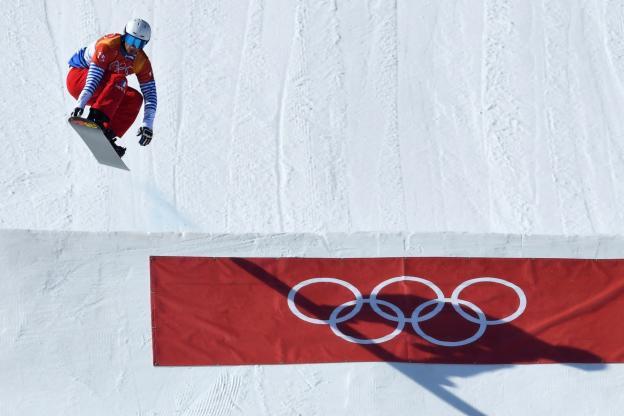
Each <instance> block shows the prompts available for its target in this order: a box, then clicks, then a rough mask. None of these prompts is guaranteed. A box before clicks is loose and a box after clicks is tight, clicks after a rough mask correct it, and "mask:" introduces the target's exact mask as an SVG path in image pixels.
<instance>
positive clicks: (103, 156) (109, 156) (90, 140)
mask: <svg viewBox="0 0 624 416" xmlns="http://www.w3.org/2000/svg"><path fill="white" fill-rule="evenodd" d="M67 121H68V122H69V125H70V126H72V127H73V129H74V130H76V133H78V135H79V136H80V138H81V139H82V141H84V142H85V144H86V145H87V147H88V148H89V150H91V153H93V156H94V157H95V159H96V160H97V161H98V163H100V164H102V165H106V166H111V167H113V168H117V169H123V170H127V171H129V170H130V169H128V167H127V166H126V164H125V163H124V162H123V160H121V158H120V157H119V155H118V154H117V152H115V149H113V145H112V144H111V143H110V142H109V141H108V139H107V138H106V136H104V132H102V129H101V128H100V126H98V125H97V124H96V123H94V122H93V121H91V120H87V119H86V118H82V117H70V118H69V120H67Z"/></svg>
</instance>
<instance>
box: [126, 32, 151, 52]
mask: <svg viewBox="0 0 624 416" xmlns="http://www.w3.org/2000/svg"><path fill="white" fill-rule="evenodd" d="M124 42H126V43H127V44H128V45H130V46H134V47H135V48H138V49H143V47H145V45H147V41H146V40H143V39H139V38H137V37H135V36H132V35H131V34H129V33H126V34H125V35H124Z"/></svg>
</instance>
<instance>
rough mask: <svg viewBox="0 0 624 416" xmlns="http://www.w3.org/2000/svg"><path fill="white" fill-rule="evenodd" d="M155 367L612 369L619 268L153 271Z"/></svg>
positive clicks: (516, 265) (263, 266) (547, 262)
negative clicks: (558, 365) (362, 364)
mask: <svg viewBox="0 0 624 416" xmlns="http://www.w3.org/2000/svg"><path fill="white" fill-rule="evenodd" d="M151 286H152V326H153V349H154V364H155V365H180V366H187V365H226V364H230V365H231V364H280V363H320V362H350V361H399V362H401V361H403V362H428V363H471V364H475V363H482V364H486V363H487V364H497V363H548V362H566V363H598V362H624V322H623V321H624V319H623V311H624V260H568V259H501V258H499V259H494V258H366V259H327V258H325V259H313V258H245V259H243V258H194V257H152V258H151Z"/></svg>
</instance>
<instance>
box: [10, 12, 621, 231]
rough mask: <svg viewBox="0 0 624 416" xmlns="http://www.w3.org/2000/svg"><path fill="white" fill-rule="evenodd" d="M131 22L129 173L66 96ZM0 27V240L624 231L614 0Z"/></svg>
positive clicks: (36, 17) (21, 19) (43, 15)
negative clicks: (42, 232)
mask: <svg viewBox="0 0 624 416" xmlns="http://www.w3.org/2000/svg"><path fill="white" fill-rule="evenodd" d="M133 16H141V17H143V18H145V19H146V20H148V21H149V22H150V23H151V24H152V26H153V36H152V41H151V42H150V43H149V45H148V46H147V48H146V51H147V53H148V55H149V56H150V58H151V59H152V62H153V65H154V73H155V76H156V81H157V86H158V97H159V105H158V112H157V116H156V122H155V128H154V134H155V136H154V140H153V142H152V144H151V145H149V146H148V147H146V148H142V147H141V146H139V145H138V143H137V138H136V137H135V136H134V131H135V130H136V128H137V127H138V126H139V123H140V117H139V120H138V121H137V123H136V125H135V127H134V128H133V129H132V130H131V131H129V132H128V133H127V134H126V136H125V137H124V138H123V139H122V143H123V144H125V145H127V147H128V153H127V156H126V158H125V159H126V161H127V163H128V165H129V166H130V168H131V169H132V172H131V173H130V174H128V173H126V172H119V171H115V170H111V169H108V168H106V167H102V166H99V165H97V164H96V163H94V160H93V157H92V156H91V154H90V153H89V152H88V150H87V149H86V147H85V145H84V144H83V143H82V142H81V141H80V140H79V139H78V138H77V137H76V135H75V133H74V132H73V131H72V130H71V129H70V127H69V126H68V125H67V123H65V120H64V119H65V118H66V116H67V115H68V113H69V112H70V111H71V110H72V109H73V107H74V100H73V99H72V98H71V97H70V96H69V94H68V93H67V92H66V90H65V87H64V85H65V76H66V74H67V70H68V66H67V60H68V59H69V58H70V56H71V55H72V54H73V52H74V51H75V50H77V49H78V48H80V47H82V46H84V45H86V44H87V43H89V42H91V41H93V40H95V39H97V38H98V37H99V36H101V35H102V34H104V33H110V32H119V31H121V30H122V29H123V26H124V24H125V22H126V21H127V20H128V19H129V18H130V17H133ZM0 26H1V27H2V28H4V36H2V37H1V38H0V48H2V50H3V51H4V54H5V57H7V59H5V66H4V76H3V77H2V79H0V89H1V91H3V92H4V99H3V100H2V102H0V112H1V113H2V118H1V119H0V132H2V133H1V134H2V135H3V136H4V137H5V145H4V147H3V151H2V152H0V166H1V167H0V169H2V175H1V176H0V191H1V192H2V194H3V195H5V203H4V204H2V206H0V226H2V227H4V228H36V229H64V230H88V231H124V230H126V231H195V232H210V233H213V232H218V233H246V232H314V233H325V232H337V231H340V232H354V231H356V232H357V231H363V230H366V231H368V230H373V231H410V232H439V231H450V232H456V231H467V232H476V233H484V232H501V233H521V234H556V235H579V234H582V235H591V234H596V233H602V234H604V233H607V234H614V233H615V234H621V233H623V232H624V196H623V194H622V192H621V189H622V187H621V183H622V180H623V179H624V163H622V162H623V161H624V117H622V116H621V112H622V109H623V108H624V3H623V2H621V1H619V0H541V1H538V0H534V1H512V0H483V1H463V2H462V1H451V0H441V1H425V0H377V1H372V0H371V1H365V0H357V1H356V0H351V1H348V0H331V1H330V0H300V1H295V0H290V1H287V0H279V1H268V0H264V1H262V0H236V1H216V0H213V1H177V2H164V1H143V0H134V1H131V2H125V1H116V2H114V4H113V5H112V6H111V3H110V2H95V1H78V0H76V1H71V0H62V1H41V2H20V1H5V2H2V3H1V4H0ZM132 80H133V83H132V85H134V86H136V85H137V84H136V81H134V80H135V78H134V77H132Z"/></svg>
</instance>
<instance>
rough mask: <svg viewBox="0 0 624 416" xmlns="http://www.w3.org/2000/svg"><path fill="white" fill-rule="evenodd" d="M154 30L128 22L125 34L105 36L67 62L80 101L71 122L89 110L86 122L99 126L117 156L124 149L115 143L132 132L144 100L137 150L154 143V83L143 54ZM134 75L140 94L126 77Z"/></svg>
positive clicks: (69, 78) (142, 23)
mask: <svg viewBox="0 0 624 416" xmlns="http://www.w3.org/2000/svg"><path fill="white" fill-rule="evenodd" d="M150 36H151V29H150V26H149V24H148V23H147V22H146V21H145V20H142V19H132V20H130V21H129V22H128V23H127V24H126V26H125V29H124V33H123V34H119V33H113V34H109V35H106V36H104V37H102V38H100V39H98V40H97V41H95V42H93V43H92V44H90V45H89V46H86V47H83V48H82V49H80V50H79V51H78V52H76V53H75V54H74V55H73V56H72V57H71V59H70V60H69V66H70V70H69V73H68V74H67V90H68V91H69V93H70V94H71V95H72V96H73V97H74V98H75V99H76V100H77V101H76V108H75V109H74V110H73V111H72V113H71V115H72V116H73V117H80V116H82V113H83V111H84V108H85V106H86V105H89V106H91V109H90V110H89V115H88V117H87V119H89V120H92V121H93V122H95V123H97V124H98V125H99V126H100V127H101V128H102V131H103V132H104V135H105V136H106V138H107V139H108V140H109V141H110V142H111V144H112V145H113V147H114V149H115V151H116V152H117V154H118V155H119V156H120V157H121V156H123V155H124V153H125V151H126V148H125V147H121V146H119V145H117V144H116V143H115V141H116V140H117V139H116V138H117V137H122V136H123V135H124V134H125V133H126V131H127V130H128V129H129V128H130V126H132V123H134V120H135V119H136V117H137V115H138V114H139V111H140V109H141V104H142V103H143V98H145V109H144V112H143V124H142V126H141V128H140V129H139V132H138V134H137V136H140V139H139V144H140V145H141V146H147V145H148V144H149V143H150V141H151V140H152V136H153V124H154V117H155V115H156V82H155V81H154V75H153V74H152V65H151V63H150V61H149V59H148V57H147V55H146V54H145V52H144V51H143V48H144V47H145V45H146V44H147V42H149V40H150ZM131 74H136V76H137V79H138V80H139V86H140V88H141V92H142V93H143V96H141V93H139V92H138V91H137V90H135V89H134V88H131V87H129V86H128V80H127V79H126V77H127V76H128V75H131Z"/></svg>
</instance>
